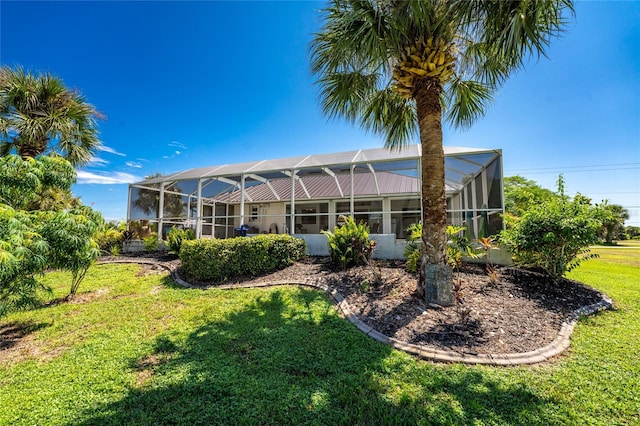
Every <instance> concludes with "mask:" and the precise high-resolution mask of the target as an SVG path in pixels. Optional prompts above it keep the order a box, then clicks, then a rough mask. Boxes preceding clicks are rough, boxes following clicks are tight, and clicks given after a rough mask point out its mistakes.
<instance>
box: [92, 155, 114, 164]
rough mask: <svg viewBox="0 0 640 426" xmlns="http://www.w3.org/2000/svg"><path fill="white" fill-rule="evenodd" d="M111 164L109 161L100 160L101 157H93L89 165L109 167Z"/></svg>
mask: <svg viewBox="0 0 640 426" xmlns="http://www.w3.org/2000/svg"><path fill="white" fill-rule="evenodd" d="M109 163H110V161H107V160H105V159H103V158H100V157H96V156H93V157H92V158H91V160H89V163H88V164H89V165H90V166H102V165H107V164H109Z"/></svg>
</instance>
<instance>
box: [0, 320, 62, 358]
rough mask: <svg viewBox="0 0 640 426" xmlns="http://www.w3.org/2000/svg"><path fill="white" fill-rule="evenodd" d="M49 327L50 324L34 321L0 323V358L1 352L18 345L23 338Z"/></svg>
mask: <svg viewBox="0 0 640 426" xmlns="http://www.w3.org/2000/svg"><path fill="white" fill-rule="evenodd" d="M49 326H51V323H46V322H39V323H36V322H34V321H12V322H8V323H4V324H2V323H0V356H1V355H2V352H1V351H3V350H6V349H9V348H11V347H13V346H15V345H16V344H18V343H19V342H20V341H21V340H22V339H23V338H25V337H27V336H29V335H30V334H31V333H34V332H36V331H38V330H41V329H43V328H46V327H49Z"/></svg>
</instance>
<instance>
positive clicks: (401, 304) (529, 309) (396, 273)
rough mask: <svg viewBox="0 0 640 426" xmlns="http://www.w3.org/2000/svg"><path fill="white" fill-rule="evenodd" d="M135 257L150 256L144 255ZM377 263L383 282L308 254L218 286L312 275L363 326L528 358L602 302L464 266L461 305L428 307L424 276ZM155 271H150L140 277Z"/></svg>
mask: <svg viewBox="0 0 640 426" xmlns="http://www.w3.org/2000/svg"><path fill="white" fill-rule="evenodd" d="M137 257H138V258H141V259H144V258H146V259H148V258H149V257H150V256H149V254H148V253H140V254H139V255H138V256H137ZM151 258H152V259H154V260H157V261H160V262H165V263H172V264H174V265H175V266H178V265H179V263H180V260H179V259H178V258H177V256H175V255H167V254H156V255H154V256H151ZM119 259H123V257H120V258H119ZM133 260H134V261H135V258H134V259H133ZM374 264H375V265H376V270H377V271H378V272H379V273H380V275H381V281H380V282H379V283H378V282H376V279H375V275H374V273H373V271H372V269H371V268H370V267H367V266H358V267H354V268H350V269H348V270H346V271H341V270H338V269H336V268H335V267H333V266H332V265H331V262H330V260H329V258H327V257H307V258H306V259H304V260H303V261H301V262H297V263H296V264H294V265H292V266H290V267H288V268H286V269H283V270H281V271H276V272H273V273H271V274H267V275H264V276H260V277H239V278H235V279H233V280H230V281H227V282H225V283H217V284H218V285H219V284H234V283H245V284H250V283H256V282H265V281H272V282H276V281H278V282H280V281H288V280H290V281H291V282H304V281H305V280H307V279H309V278H311V279H312V280H313V281H314V282H316V283H322V284H326V285H328V286H330V287H331V288H334V289H336V290H337V291H338V292H340V294H342V296H343V297H344V298H345V299H346V300H347V303H348V304H349V306H350V308H351V310H352V311H353V312H354V313H355V314H356V315H357V316H358V317H359V318H360V319H361V320H362V321H363V322H365V323H366V324H367V325H369V326H371V327H372V328H374V329H375V330H378V331H379V332H381V333H383V334H385V335H387V336H389V337H394V338H396V339H398V340H401V341H404V342H407V343H412V344H417V345H425V346H429V347H434V348H436V349H440V350H449V351H455V352H459V353H467V354H499V353H502V354H506V353H522V352H528V351H532V350H535V349H539V348H542V347H543V346H546V345H548V344H550V343H551V342H552V341H553V340H554V339H555V338H556V337H557V336H558V332H559V330H560V327H561V325H562V323H563V322H564V321H565V320H567V319H568V318H569V317H570V316H571V315H572V313H573V311H574V310H576V309H579V308H581V307H584V306H588V305H591V304H594V303H597V302H599V301H600V300H602V295H601V294H600V293H599V292H598V291H596V290H594V289H593V288H591V287H588V286H586V285H584V284H582V283H579V282H576V281H571V280H568V279H560V280H559V281H556V282H554V281H553V280H551V279H550V278H549V277H548V276H546V275H544V274H541V273H538V272H534V271H527V270H522V269H516V268H501V269H498V276H497V281H495V282H492V281H490V279H489V276H488V274H487V273H486V272H485V268H484V265H465V266H463V267H462V268H461V270H459V271H458V272H455V273H454V280H455V281H456V282H458V283H460V284H461V296H462V299H463V303H462V304H459V305H456V306H451V307H438V306H429V305H428V304H427V303H426V302H425V301H424V298H423V297H421V296H420V295H419V294H418V285H417V284H418V276H417V275H416V274H411V273H408V272H407V271H406V269H405V267H404V263H403V262H401V261H375V262H374ZM157 272H159V271H157V270H156V269H155V268H153V267H145V268H144V269H143V270H142V271H141V274H145V273H157ZM179 272H180V271H179ZM182 276H183V278H185V279H187V280H188V281H190V280H189V279H188V277H184V275H182ZM191 282H193V281H191ZM197 284H199V285H203V286H205V285H207V286H208V285H215V284H214V283H197Z"/></svg>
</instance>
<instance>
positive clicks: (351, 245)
mask: <svg viewBox="0 0 640 426" xmlns="http://www.w3.org/2000/svg"><path fill="white" fill-rule="evenodd" d="M340 219H342V221H343V222H344V224H343V225H342V226H336V227H335V228H334V230H333V232H331V231H322V233H323V234H325V235H326V236H327V244H328V245H329V255H330V256H331V261H332V262H333V263H334V264H335V265H339V266H340V267H341V268H342V269H343V270H345V269H347V268H348V267H351V266H356V265H364V264H367V263H368V261H369V260H370V259H371V254H372V252H373V248H374V247H375V242H374V241H373V240H369V227H368V226H367V224H366V223H364V222H362V221H361V222H360V223H356V221H355V219H354V218H353V217H352V216H340Z"/></svg>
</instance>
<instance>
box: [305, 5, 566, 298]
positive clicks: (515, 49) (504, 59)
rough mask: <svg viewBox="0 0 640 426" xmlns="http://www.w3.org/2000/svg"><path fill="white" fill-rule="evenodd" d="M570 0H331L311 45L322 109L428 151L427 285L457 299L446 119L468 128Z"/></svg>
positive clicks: (430, 293) (541, 50)
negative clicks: (450, 247)
mask: <svg viewBox="0 0 640 426" xmlns="http://www.w3.org/2000/svg"><path fill="white" fill-rule="evenodd" d="M566 10H569V11H572V10H573V6H572V2H571V0H548V1H519V2H515V1H514V2H512V1H509V2H501V1H490V0H480V1H468V0H459V1H444V0H407V1H398V0H331V1H330V2H329V5H328V6H327V7H326V8H325V9H324V10H323V11H322V13H323V18H324V22H323V26H322V28H321V29H320V31H319V32H318V33H316V35H315V38H314V40H313V42H312V45H311V63H312V71H313V72H314V73H315V74H316V75H318V76H319V80H318V83H319V85H320V97H321V105H322V109H323V111H324V113H325V114H327V115H328V116H329V117H342V118H345V119H346V120H348V121H351V122H356V121H358V122H359V123H360V125H361V126H362V127H363V128H364V129H366V130H369V131H373V132H374V133H377V134H381V135H384V137H385V146H386V147H388V148H391V149H400V148H401V147H402V146H404V145H405V144H406V143H408V141H409V139H410V138H411V137H413V136H414V135H415V134H416V133H418V134H419V138H420V144H421V147H422V164H421V177H422V188H421V189H422V207H423V208H422V211H423V217H422V223H423V228H422V232H423V233H422V240H423V255H422V268H421V271H422V272H423V278H422V287H423V290H424V293H425V295H426V298H427V301H428V302H435V303H439V304H446V305H449V304H452V303H453V296H452V285H451V278H452V273H451V269H450V267H448V266H447V259H446V247H447V234H446V220H447V216H446V204H445V203H446V196H445V182H444V152H443V145H442V118H443V117H444V118H445V119H446V120H448V121H449V122H450V123H452V124H453V125H454V126H456V127H463V128H464V127H469V126H470V125H471V124H472V123H473V122H474V121H475V120H476V119H477V118H478V117H480V116H482V115H483V114H484V112H485V109H486V105H487V104H488V102H489V101H490V100H491V94H492V93H493V92H494V91H495V90H496V89H497V88H498V87H499V86H500V85H501V84H502V83H503V82H504V81H505V80H506V79H507V78H508V77H509V76H510V75H511V74H512V73H513V72H515V71H516V70H518V69H520V68H522V67H523V65H524V63H525V61H526V60H527V59H528V58H529V57H530V56H531V55H540V54H545V48H546V47H547V46H548V45H549V43H550V41H551V39H552V38H553V37H554V36H556V35H558V34H559V33H560V31H561V29H562V27H563V25H564V23H565V19H564V13H565V11H566Z"/></svg>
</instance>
